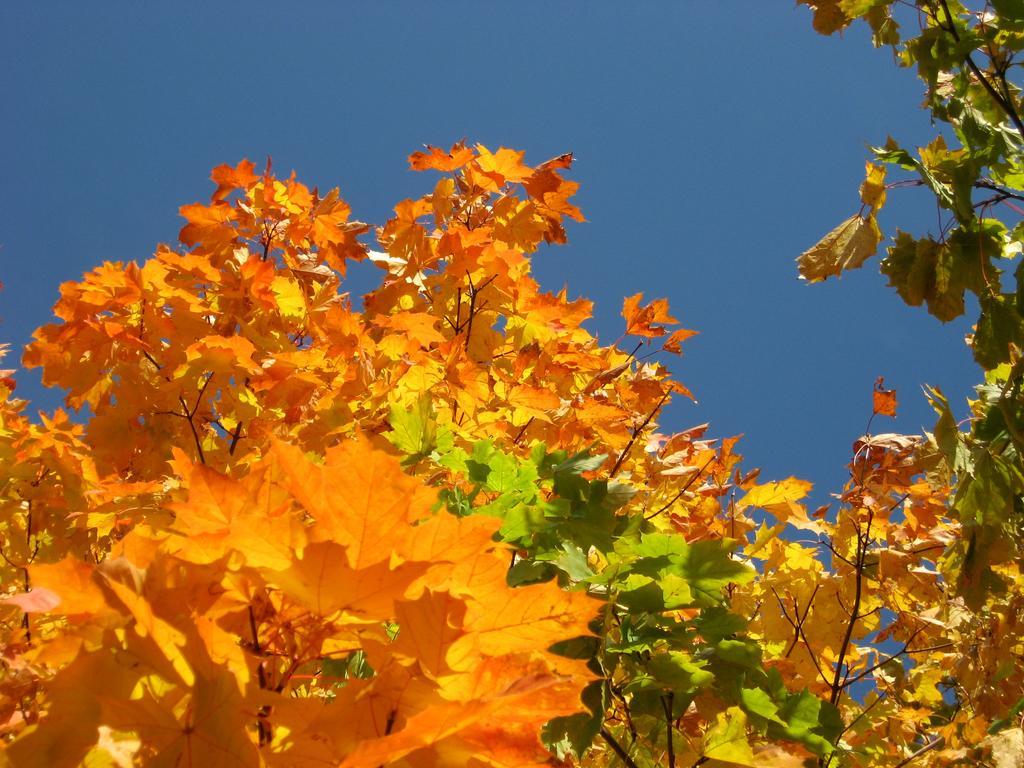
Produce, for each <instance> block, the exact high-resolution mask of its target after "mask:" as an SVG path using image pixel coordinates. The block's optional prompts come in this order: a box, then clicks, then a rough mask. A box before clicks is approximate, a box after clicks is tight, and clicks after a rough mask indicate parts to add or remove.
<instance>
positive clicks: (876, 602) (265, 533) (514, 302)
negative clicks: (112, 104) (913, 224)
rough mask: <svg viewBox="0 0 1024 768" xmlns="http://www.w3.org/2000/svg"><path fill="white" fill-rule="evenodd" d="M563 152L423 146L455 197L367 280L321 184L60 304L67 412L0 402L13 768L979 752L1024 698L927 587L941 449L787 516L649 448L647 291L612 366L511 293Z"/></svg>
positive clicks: (653, 366) (595, 347)
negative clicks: (964, 694)
mask: <svg viewBox="0 0 1024 768" xmlns="http://www.w3.org/2000/svg"><path fill="white" fill-rule="evenodd" d="M571 162H572V157H571V155H563V156H560V157H557V158H554V159H552V160H549V161H547V162H545V163H541V164H540V165H537V166H527V165H525V164H524V162H523V155H522V153H519V152H515V151H512V150H508V149H499V150H498V151H496V152H491V151H489V150H487V149H486V148H484V147H482V146H477V147H475V148H471V147H468V146H465V145H462V144H456V145H455V146H453V147H452V148H451V150H449V151H444V150H441V149H437V148H428V149H427V151H425V152H417V153H415V154H413V155H412V156H411V157H410V164H411V166H412V168H413V169H415V170H421V171H427V170H432V171H437V172H440V174H441V178H440V179H439V180H438V181H437V182H436V184H435V185H434V187H433V190H432V191H431V192H430V193H429V194H427V195H425V196H423V197H421V198H419V199H417V200H405V201H402V202H401V203H399V204H398V205H397V206H396V208H395V216H394V217H393V218H392V219H390V220H389V221H388V222H387V223H386V224H384V225H383V226H382V227H380V228H379V229H378V230H377V232H376V236H377V241H378V243H379V244H380V246H379V247H380V248H381V249H382V250H380V251H375V250H370V249H369V248H368V246H366V245H365V244H364V243H363V241H362V240H360V239H359V238H360V236H362V235H363V234H364V233H366V232H367V230H368V227H367V226H366V225H364V224H361V223H359V222H355V221H351V220H350V218H349V216H350V211H349V208H348V206H347V205H346V204H345V203H344V202H343V201H342V200H341V199H340V197H339V195H338V192H337V190H332V191H331V192H329V193H327V194H326V195H324V196H321V195H320V193H319V192H318V191H317V190H315V189H314V190H309V189H308V188H307V187H305V186H304V185H302V184H301V183H299V182H298V181H296V180H295V179H294V178H290V179H287V180H281V179H278V178H276V177H275V176H274V175H273V174H272V172H271V169H270V167H269V164H268V167H267V169H266V170H265V171H264V172H263V173H257V172H256V170H255V168H254V166H253V165H252V164H251V163H248V162H246V161H243V162H241V163H239V164H238V165H236V166H234V167H230V166H220V167H218V168H216V169H214V172H213V180H214V182H215V183H216V185H217V187H216V190H215V191H214V193H213V195H212V198H211V201H210V203H209V204H195V205H188V206H185V207H183V208H182V209H181V212H182V215H183V216H184V217H185V219H186V221H187V224H186V226H185V227H184V229H183V230H182V231H181V234H180V240H181V242H182V246H183V247H182V248H181V249H180V250H174V249H171V248H170V247H168V246H160V247H159V248H158V249H157V251H156V254H155V255H154V257H153V258H152V259H150V260H148V261H147V262H145V263H144V264H142V265H141V266H139V265H135V264H128V265H123V264H105V265H103V266H102V267H100V268H98V269H96V270H94V271H93V272H91V273H89V274H87V275H86V276H85V277H84V279H83V280H82V281H80V282H75V283H68V284H65V285H63V286H62V288H61V299H60V301H59V302H58V304H57V305H56V308H55V312H56V315H57V318H58V322H56V323H54V324H52V325H48V326H44V327H43V328H40V329H39V331H38V332H37V333H36V336H35V340H34V341H33V342H32V343H31V344H30V345H29V346H28V348H27V349H26V351H25V354H24V358H23V360H24V363H25V364H26V365H28V366H38V367H41V368H42V373H43V378H44V382H45V383H47V384H50V385H54V386H60V387H62V388H63V389H64V390H65V391H66V392H67V405H68V407H69V408H72V409H76V410H77V411H78V417H77V419H76V420H72V418H71V417H70V416H69V415H68V414H66V413H64V412H60V411H59V412H57V413H55V414H51V415H42V416H41V418H40V421H39V422H38V423H35V422H32V421H30V420H29V419H28V418H27V417H25V416H24V410H25V405H24V403H22V402H20V401H18V400H16V399H15V398H14V397H13V389H14V381H13V378H12V377H11V375H10V374H9V372H5V374H4V375H3V376H2V377H0V388H2V394H3V396H4V399H3V406H2V409H0V414H2V421H0V467H2V472H0V477H2V478H4V480H3V481H2V482H3V485H2V486H0V504H2V512H0V525H2V529H0V532H2V537H3V549H2V550H0V554H2V560H3V578H4V584H5V585H7V593H8V594H7V595H6V597H5V598H4V602H5V605H4V606H2V607H0V612H2V613H0V619H2V620H3V622H4V624H3V648H4V655H3V659H4V668H3V676H2V679H0V691H2V693H3V707H4V708H3V710H2V718H0V719H2V722H3V723H4V733H5V739H6V749H5V751H4V752H3V753H2V754H3V760H6V761H7V762H9V763H11V764H13V765H28V766H32V765H40V766H43V765H45V766H61V765H77V764H81V763H85V764H87V765H109V764H113V765H131V764H150V763H156V764H169V765H178V764H197V765H210V766H218V765H223V766H236V765H239V766H248V765H262V764H266V765H321V764H331V765H337V764H341V765H345V766H377V765H383V764H396V765H409V766H424V765H453V766H455V765H458V766H462V765H525V764H531V763H544V762H557V761H562V763H563V764H570V765H571V764H584V765H595V766H599V765H606V764H607V765H622V764H625V765H627V766H648V765H670V766H695V765H708V766H713V765H763V764H770V765H780V766H785V765H793V766H796V765H802V764H805V763H808V762H809V763H811V764H819V765H832V766H836V765H889V766H897V765H906V764H907V762H908V760H909V759H914V760H917V761H919V763H918V764H922V765H924V764H928V763H929V762H930V761H931V764H936V765H937V764H943V765H948V764H951V762H950V761H952V760H956V759H960V758H963V759H965V760H974V761H975V762H977V760H976V758H978V757H979V756H980V755H981V754H982V753H984V752H985V750H990V748H991V743H990V742H986V743H985V744H983V742H984V740H985V738H986V736H985V729H986V728H988V727H989V726H990V725H991V724H992V722H993V720H994V719H995V715H993V711H994V710H997V709H998V710H999V711H1000V713H1001V714H1004V715H1005V713H1006V706H1005V699H1006V696H1005V695H1004V694H1005V693H1006V691H1008V690H1010V689H1011V688H1012V686H1014V685H1016V684H1017V682H1018V680H1019V675H1020V674H1021V673H1020V672H1019V670H1018V669H1016V668H1013V667H1012V666H1009V667H1008V666H1006V664H1005V663H1004V664H1003V666H1002V667H1000V668H999V669H1000V674H1001V675H1002V677H1001V678H1000V679H998V680H996V678H992V677H990V676H989V675H990V673H991V670H992V669H993V667H992V664H993V663H994V662H993V659H991V658H988V657H985V658H979V657H978V655H977V654H975V653H973V652H972V650H971V646H972V644H973V643H974V642H975V636H974V631H975V630H976V629H977V627H979V626H982V625H984V623H985V622H987V621H990V618H991V616H990V614H989V613H985V612H984V610H978V609H974V608H972V607H971V606H970V605H969V604H968V603H966V602H964V603H955V604H954V603H950V602H949V601H948V600H947V599H946V597H945V594H944V590H945V589H946V582H945V580H944V576H943V574H942V573H940V572H939V571H938V570H936V569H935V568H934V567H932V566H933V564H934V562H935V560H936V559H937V557H938V553H939V551H941V550H942V549H944V548H945V547H946V546H947V544H948V543H950V542H955V541H956V540H957V536H958V532H959V531H960V528H961V523H960V521H959V520H958V519H957V518H955V517H954V516H951V513H950V510H949V504H948V495H949V492H950V491H949V486H950V482H951V476H950V474H949V472H948V471H946V469H945V464H944V463H943V462H944V461H945V459H944V454H942V453H941V452H940V451H938V450H936V447H935V444H934V441H933V442H927V441H924V440H920V439H916V438H909V437H901V436H877V437H865V438H863V439H862V440H861V441H860V442H859V443H858V445H857V447H856V451H855V455H854V457H853V460H852V462H851V481H850V483H849V485H848V487H847V488H846V489H845V491H844V493H843V495H842V505H841V508H840V509H839V510H838V512H836V513H830V512H828V510H817V511H814V512H809V511H808V509H807V508H806V507H805V505H804V504H803V499H804V498H805V497H806V495H807V493H808V491H809V490H810V484H809V483H806V482H803V481H800V480H797V479H795V478H786V479H781V480H778V481H769V482H763V483H762V482H759V477H758V474H757V472H756V471H744V470H743V469H742V468H741V464H740V462H741V457H740V456H739V455H738V453H737V452H736V445H737V441H736V439H734V438H727V439H724V440H720V441H718V440H712V439H710V438H708V437H707V436H706V426H701V427H696V428H693V429H689V430H686V431H683V432H679V433H676V434H671V435H665V434H661V433H660V432H659V431H658V425H657V420H658V417H659V415H660V414H661V412H662V410H663V408H664V406H665V405H666V403H668V402H669V401H670V399H671V398H672V397H673V396H682V397H687V396H689V392H688V390H687V389H686V388H685V387H684V386H683V385H682V384H680V383H678V382H677V381H675V380H674V379H672V378H671V377H670V375H669V373H668V371H667V369H666V367H665V365H664V361H665V360H666V359H668V356H670V355H672V354H678V353H679V352H680V350H681V344H682V343H683V342H684V341H685V340H686V338H687V337H688V336H690V335H691V334H692V331H688V330H685V329H675V330H672V328H673V326H675V325H676V324H677V323H676V321H675V319H674V318H673V317H672V316H671V314H670V312H669V308H668V305H667V302H665V301H664V300H661V299H657V300H654V301H649V302H645V301H644V299H643V297H642V296H640V295H637V296H633V297H629V298H627V299H626V300H625V301H624V304H623V317H624V330H623V334H622V337H621V338H620V339H619V340H617V341H616V342H615V343H613V344H611V345H601V344H600V343H599V342H598V341H597V339H595V338H594V337H593V336H592V335H591V334H590V333H589V332H588V331H587V330H586V329H585V328H584V326H583V323H584V321H585V320H586V319H587V317H588V316H589V313H590V309H591V308H590V304H589V303H588V302H587V301H585V300H582V299H570V298H569V297H568V296H567V294H566V292H565V291H563V292H561V293H559V294H550V293H545V292H543V291H541V290H540V287H539V286H538V285H537V283H536V282H535V281H534V280H533V279H532V278H531V277H530V259H531V255H532V254H533V253H534V252H536V251H537V250H538V248H540V247H541V246H542V244H544V243H551V244H556V243H560V242H563V241H564V240H565V237H566V233H565V229H564V222H565V219H566V218H569V219H573V220H577V221H579V220H582V214H581V213H580V211H579V210H578V209H577V208H576V207H575V206H574V205H573V204H572V203H571V202H570V198H571V197H572V195H573V193H574V192H575V191H576V189H577V184H576V183H575V182H571V181H568V180H566V179H565V177H564V172H565V171H566V170H568V169H569V167H570V165H571ZM361 259H370V260H372V261H373V262H374V263H375V264H376V265H377V267H379V268H380V269H381V271H382V279H381V283H380V285H379V286H378V287H377V288H376V289H375V290H373V291H372V292H371V293H369V294H368V295H367V296H366V297H365V298H364V301H363V305H364V306H363V309H362V310H361V311H360V310H357V309H356V308H355V307H354V305H353V303H352V302H351V301H350V299H349V297H348V295H347V294H345V293H343V292H342V291H341V288H342V287H343V285H344V283H343V280H344V275H345V270H346V266H347V264H348V263H349V262H350V261H354V260H361ZM627 338H628V339H629V342H628V343H626V339H627ZM620 344H622V345H623V346H621V347H620V346H619V345H620ZM875 397H876V399H875V403H876V405H875V410H876V411H877V413H878V414H880V415H884V414H886V413H890V414H891V412H892V411H893V409H894V408H895V396H894V395H893V393H890V392H888V391H886V390H885V389H884V387H883V386H882V384H881V382H880V383H879V385H878V388H877V391H876V395H875ZM953 439H954V440H959V439H960V438H959V437H957V436H956V433H955V429H954V430H953ZM787 530H788V531H790V534H792V532H793V531H796V532H797V533H796V534H795V535H789V534H787V535H782V534H783V533H784V532H785V531H787ZM808 534H810V535H811V537H812V538H811V539H809V540H808V538H807V536H808ZM1008 622H1009V615H1007V617H1006V619H1005V620H1004V623H1008ZM1014 626H1015V625H1014ZM1011 631H1015V630H1011ZM1011 636H1012V635H1010V634H1005V633H1004V634H1003V635H1002V636H1001V637H1004V638H1005V637H1011ZM999 651H1000V652H1001V653H1003V654H1004V656H1005V660H1006V662H1007V663H1009V662H1010V661H1012V659H1013V658H1015V657H1014V655H1013V654H1014V653H1016V651H1015V650H1014V649H1013V648H1012V647H1001V648H1000V649H999ZM972 676H973V677H972ZM993 680H996V684H995V685H993V684H992V681H993ZM951 681H952V682H951ZM966 686H973V688H972V689H971V691H970V694H971V698H970V700H969V701H966V700H963V699H960V698H957V699H956V700H955V701H953V700H952V699H951V694H950V693H949V690H960V689H961V688H964V689H966ZM965 701H966V703H965ZM936 733H938V734H939V736H940V737H941V738H942V739H943V740H944V741H942V742H939V741H935V740H934V739H935V738H938V737H937V736H935V735H934V734H936ZM929 737H930V738H929ZM926 738H927V739H928V740H927V741H926ZM975 747H977V749H975ZM915 753H917V756H916V757H915V756H914V755H915ZM935 761H944V762H935Z"/></svg>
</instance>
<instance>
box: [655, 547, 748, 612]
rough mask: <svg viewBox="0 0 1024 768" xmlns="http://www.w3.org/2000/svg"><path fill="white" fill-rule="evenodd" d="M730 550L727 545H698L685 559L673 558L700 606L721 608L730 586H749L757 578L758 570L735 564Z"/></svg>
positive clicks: (689, 551)
mask: <svg viewBox="0 0 1024 768" xmlns="http://www.w3.org/2000/svg"><path fill="white" fill-rule="evenodd" d="M730 550H731V547H730V546H729V545H728V544H726V543H725V542H723V541H697V542H694V543H692V544H690V545H689V548H688V551H687V553H686V554H685V555H680V556H677V557H673V558H672V561H673V564H674V566H675V567H676V568H677V569H678V571H677V572H678V573H680V575H682V576H683V578H685V579H686V581H687V582H688V583H689V584H690V589H692V590H693V595H694V598H695V601H696V603H697V604H698V605H701V606H708V607H710V606H713V605H717V604H719V603H721V602H722V591H723V590H724V589H725V588H726V587H727V586H728V585H729V584H745V583H747V582H749V581H750V580H751V579H753V578H754V575H755V574H754V569H753V568H750V567H749V566H747V565H744V564H743V563H741V562H739V561H737V560H733V559H732V557H730Z"/></svg>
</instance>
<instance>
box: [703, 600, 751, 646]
mask: <svg viewBox="0 0 1024 768" xmlns="http://www.w3.org/2000/svg"><path fill="white" fill-rule="evenodd" d="M693 625H694V627H696V629H697V631H698V632H699V633H700V636H701V637H703V638H704V640H705V642H707V643H709V644H712V645H713V644H715V643H717V642H718V641H719V640H724V639H726V638H729V637H731V636H732V635H735V634H737V633H740V632H743V631H744V630H746V628H747V621H746V619H744V618H743V617H742V616H737V615H736V614H735V613H731V612H730V611H729V610H727V609H726V608H722V607H720V606H714V607H711V608H704V609H703V610H701V612H700V614H699V615H698V616H697V617H696V618H695V619H694V620H693Z"/></svg>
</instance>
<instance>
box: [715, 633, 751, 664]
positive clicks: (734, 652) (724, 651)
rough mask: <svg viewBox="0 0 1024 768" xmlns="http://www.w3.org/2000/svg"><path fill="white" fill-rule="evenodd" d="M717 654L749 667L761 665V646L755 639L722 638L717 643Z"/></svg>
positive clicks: (726, 659) (724, 658)
mask: <svg viewBox="0 0 1024 768" xmlns="http://www.w3.org/2000/svg"><path fill="white" fill-rule="evenodd" d="M715 655H716V656H717V657H718V658H720V659H722V660H724V661H728V662H729V663H730V664H736V665H737V666H740V667H746V668H747V669H756V668H757V667H759V666H761V646H759V645H758V644H757V643H755V642H754V641H753V640H721V641H719V642H718V644H717V645H715Z"/></svg>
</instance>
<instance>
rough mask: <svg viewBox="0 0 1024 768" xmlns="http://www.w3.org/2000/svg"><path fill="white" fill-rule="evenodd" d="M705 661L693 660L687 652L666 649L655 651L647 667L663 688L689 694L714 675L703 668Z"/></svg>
mask: <svg viewBox="0 0 1024 768" xmlns="http://www.w3.org/2000/svg"><path fill="white" fill-rule="evenodd" d="M704 666H705V662H699V661H694V660H693V659H692V658H691V657H690V655H689V654H688V653H682V652H680V651H667V652H663V653H656V654H654V655H653V656H652V657H651V660H650V661H649V662H648V663H647V669H648V671H649V672H650V673H651V675H652V676H653V677H654V679H655V680H657V681H658V683H660V684H661V686H662V687H663V688H670V689H672V690H673V691H676V692H678V693H682V694H686V695H691V694H694V693H696V692H697V691H698V690H699V689H701V688H705V687H707V686H708V685H710V684H711V681H712V680H714V679H715V676H714V675H713V674H712V673H711V672H709V671H708V670H706V669H704Z"/></svg>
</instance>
